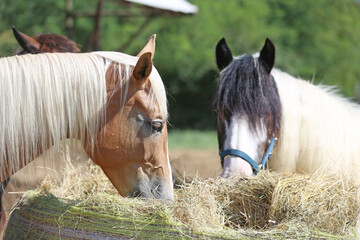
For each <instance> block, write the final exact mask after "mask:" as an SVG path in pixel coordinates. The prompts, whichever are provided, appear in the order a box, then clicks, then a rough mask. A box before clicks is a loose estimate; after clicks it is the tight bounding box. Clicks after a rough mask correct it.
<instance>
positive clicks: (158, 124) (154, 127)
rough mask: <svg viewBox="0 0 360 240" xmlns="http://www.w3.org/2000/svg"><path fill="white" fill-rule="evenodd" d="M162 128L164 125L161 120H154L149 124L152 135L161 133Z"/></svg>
mask: <svg viewBox="0 0 360 240" xmlns="http://www.w3.org/2000/svg"><path fill="white" fill-rule="evenodd" d="M163 127H164V123H163V121H161V120H154V121H152V122H151V131H152V132H154V133H157V132H161V130H162V129H163Z"/></svg>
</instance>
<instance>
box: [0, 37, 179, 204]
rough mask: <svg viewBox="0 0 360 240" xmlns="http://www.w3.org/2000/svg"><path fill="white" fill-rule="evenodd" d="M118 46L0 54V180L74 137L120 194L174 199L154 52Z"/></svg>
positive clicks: (152, 47) (163, 104) (163, 96)
mask: <svg viewBox="0 0 360 240" xmlns="http://www.w3.org/2000/svg"><path fill="white" fill-rule="evenodd" d="M154 52H155V36H152V37H151V38H150V39H149V41H148V43H147V45H146V46H145V47H144V49H143V50H142V51H141V52H140V53H139V55H138V56H139V57H133V56H129V55H126V54H122V53H117V52H93V53H77V54H74V53H43V54H36V55H31V54H27V55H22V56H13V57H7V58H1V59H0V68H1V73H0V92H1V93H0V102H1V105H0V115H1V116H2V117H1V118H0V132H1V133H2V134H1V135H0V162H1V163H0V164H1V172H0V180H1V181H3V180H5V179H7V178H8V177H9V176H10V175H11V174H13V173H14V172H16V171H17V170H18V169H20V168H22V167H23V166H25V165H26V164H27V163H28V162H30V161H31V160H32V159H33V158H35V157H36V156H38V155H39V154H41V153H42V152H43V151H44V150H46V149H47V148H48V147H50V146H51V145H57V143H58V142H59V141H61V140H62V139H65V138H79V139H80V140H81V141H82V142H83V145H84V149H85V151H86V152H87V154H88V155H89V156H90V158H91V159H93V161H94V162H95V163H96V164H98V165H99V166H100V167H101V168H102V169H103V171H104V172H105V174H106V175H107V176H108V178H109V179H110V181H111V182H112V183H113V185H114V186H115V187H116V188H117V190H118V192H119V193H120V194H121V195H122V196H129V197H137V196H139V197H145V198H161V199H172V198H173V188H172V175H171V169H170V164H169V159H168V146H167V122H166V120H167V102H166V93H165V88H164V85H163V82H162V80H161V77H160V75H159V74H158V72H157V70H156V69H155V67H153V65H152V57H153V56H154Z"/></svg>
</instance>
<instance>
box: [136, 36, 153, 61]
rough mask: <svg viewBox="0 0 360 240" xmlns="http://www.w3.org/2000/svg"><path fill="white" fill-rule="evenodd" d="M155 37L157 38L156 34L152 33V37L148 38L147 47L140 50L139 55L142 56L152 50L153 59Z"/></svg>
mask: <svg viewBox="0 0 360 240" xmlns="http://www.w3.org/2000/svg"><path fill="white" fill-rule="evenodd" d="M155 39H156V34H153V35H151V37H149V38H148V40H147V43H146V45H145V47H144V48H143V49H142V50H141V51H140V52H139V54H138V55H137V56H138V57H140V56H142V55H143V54H144V53H147V52H150V53H151V60H152V59H153V58H154V55H155Z"/></svg>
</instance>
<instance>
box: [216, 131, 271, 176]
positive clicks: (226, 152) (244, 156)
mask: <svg viewBox="0 0 360 240" xmlns="http://www.w3.org/2000/svg"><path fill="white" fill-rule="evenodd" d="M275 141H276V138H274V137H273V138H271V139H270V143H269V146H268V148H267V149H266V151H265V154H264V157H263V159H262V161H261V164H260V165H257V164H256V162H255V161H254V160H253V159H252V158H251V157H250V156H249V155H247V154H246V153H244V152H243V151H240V150H237V149H226V150H224V151H222V152H220V153H219V154H220V157H221V162H224V159H225V158H226V157H227V156H236V157H239V158H242V159H243V160H245V161H246V162H248V163H249V164H250V165H251V167H252V169H253V170H254V171H255V172H256V173H258V172H259V170H260V169H264V168H265V165H266V163H267V161H268V160H269V158H271V151H272V150H273V148H274V146H275Z"/></svg>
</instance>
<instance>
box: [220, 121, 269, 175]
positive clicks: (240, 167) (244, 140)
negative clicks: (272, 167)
mask: <svg viewBox="0 0 360 240" xmlns="http://www.w3.org/2000/svg"><path fill="white" fill-rule="evenodd" d="M225 131H226V137H225V141H224V149H237V150H240V151H243V152H245V153H246V154H247V155H249V156H250V157H251V158H252V159H253V160H254V161H255V162H256V163H257V164H260V161H261V155H260V152H262V150H261V149H260V146H262V145H263V143H264V142H265V141H266V129H264V128H263V129H260V130H258V131H257V132H254V130H253V129H252V128H250V125H249V123H248V121H246V119H243V118H240V119H239V118H238V117H236V116H233V117H231V119H230V124H228V123H226V122H225ZM259 150H260V151H259ZM235 175H241V176H253V175H254V172H253V169H252V167H251V165H250V163H248V162H247V161H245V160H244V159H242V158H240V157H236V156H229V157H226V158H225V159H224V166H223V171H222V173H221V176H222V177H225V178H227V177H231V176H235Z"/></svg>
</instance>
